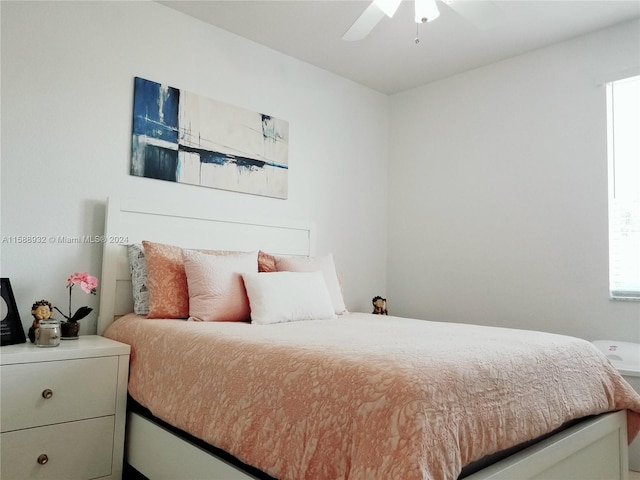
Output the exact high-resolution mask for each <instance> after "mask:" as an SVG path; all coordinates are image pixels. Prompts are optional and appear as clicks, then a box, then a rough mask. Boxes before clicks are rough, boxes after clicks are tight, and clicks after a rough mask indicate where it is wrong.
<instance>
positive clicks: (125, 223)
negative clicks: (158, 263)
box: [98, 197, 316, 335]
mask: <svg viewBox="0 0 640 480" xmlns="http://www.w3.org/2000/svg"><path fill="white" fill-rule="evenodd" d="M221 210H224V207H223V206H218V205H202V204H196V205H188V206H187V205H184V204H182V205H178V204H177V203H176V202H172V201H171V200H170V199H164V200H157V199H156V200H153V201H151V200H147V199H133V198H131V199H124V198H123V199H119V198H114V197H111V198H109V199H108V200H107V212H106V218H105V228H104V234H105V238H104V248H103V258H102V276H101V287H100V313H99V317H98V335H102V333H103V332H104V331H105V329H106V328H107V327H108V326H109V325H110V324H111V323H112V322H113V320H114V318H115V317H116V316H119V315H124V314H126V313H129V312H132V311H133V295H132V292H131V275H130V273H129V264H128V260H127V245H129V244H136V243H137V244H139V243H142V240H150V241H155V242H160V243H168V244H171V245H179V246H182V247H185V248H205V249H211V250H236V251H254V250H262V251H264V252H267V253H271V254H274V255H307V256H310V255H315V253H316V251H315V247H316V243H315V228H314V225H313V223H311V222H290V221H282V222H281V221H270V220H268V219H266V220H265V219H264V218H260V219H257V218H251V217H250V216H247V217H244V216H243V217H242V218H240V217H238V216H233V217H232V216H225V214H224V212H221Z"/></svg>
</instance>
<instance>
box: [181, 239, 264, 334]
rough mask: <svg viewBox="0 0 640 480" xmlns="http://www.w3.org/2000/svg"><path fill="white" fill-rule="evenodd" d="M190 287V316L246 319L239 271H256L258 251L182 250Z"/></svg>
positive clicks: (213, 319)
mask: <svg viewBox="0 0 640 480" xmlns="http://www.w3.org/2000/svg"><path fill="white" fill-rule="evenodd" d="M182 257H183V260H184V271H185V273H186V275H187V285H188V287H189V319H190V320H195V321H200V322H216V321H217V322H239V321H243V320H247V319H248V318H249V312H250V310H249V300H248V298H247V294H246V292H245V289H244V284H243V283H242V274H243V273H249V272H255V273H257V272H258V252H257V251H256V252H247V253H234V254H230V255H205V254H204V253H200V252H196V251H195V250H186V249H185V250H182Z"/></svg>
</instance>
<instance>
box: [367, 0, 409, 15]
mask: <svg viewBox="0 0 640 480" xmlns="http://www.w3.org/2000/svg"><path fill="white" fill-rule="evenodd" d="M401 2H402V0H373V3H375V4H376V6H377V7H378V8H379V9H380V10H382V12H383V13H384V14H385V15H386V16H387V17H389V18H391V17H393V16H394V15H395V13H396V11H397V10H398V7H399V6H400V3H401Z"/></svg>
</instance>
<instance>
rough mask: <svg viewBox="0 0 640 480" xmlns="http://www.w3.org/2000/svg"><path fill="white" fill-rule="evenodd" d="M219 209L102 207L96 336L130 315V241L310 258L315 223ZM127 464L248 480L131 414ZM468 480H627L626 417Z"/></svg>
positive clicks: (604, 419) (152, 471) (610, 418)
mask: <svg viewBox="0 0 640 480" xmlns="http://www.w3.org/2000/svg"><path fill="white" fill-rule="evenodd" d="M219 210H221V208H220V207H218V206H216V205H211V206H203V205H198V206H192V205H188V206H187V205H178V204H176V203H175V202H171V201H169V200H168V199H164V200H163V201H149V200H146V201H145V200H139V199H137V200H133V199H117V198H110V199H109V200H108V201H107V211H106V220H105V243H104V253H103V260H102V279H101V280H102V281H101V297H100V316H99V318H98V334H102V333H103V332H104V330H105V329H106V328H107V327H108V326H109V325H110V324H111V323H112V322H113V321H114V319H115V318H117V317H118V316H120V315H124V314H126V313H129V312H131V311H133V307H132V305H133V299H132V294H131V277H130V274H129V269H128V262H127V255H126V245H127V244H129V243H141V242H142V240H151V241H157V242H163V243H169V244H173V245H180V246H184V247H188V248H209V249H220V250H239V251H253V250H259V249H261V250H263V251H266V252H269V253H272V254H278V255H315V248H316V239H315V228H314V225H313V223H309V222H290V221H287V222H280V221H267V220H265V219H263V218H261V219H251V218H238V217H225V216H224V215H220V214H219V213H218V211H219ZM212 212H215V213H212ZM125 458H126V461H127V462H128V463H129V464H130V465H131V466H132V467H134V468H135V469H136V470H138V471H139V472H140V473H142V474H143V475H145V476H146V477H147V478H149V479H151V480H158V479H167V480H173V479H176V478H181V479H187V478H191V479H225V480H227V479H229V480H235V479H238V480H240V479H250V478H254V477H252V476H250V475H248V474H247V473H245V472H243V471H241V470H239V469H238V468H236V467H234V466H233V465H230V464H228V463H226V462H225V461H223V460H221V459H220V458H218V457H216V456H214V455H212V454H211V453H209V452H207V451H206V450H204V449H201V448H199V447H198V446H196V445H194V444H192V443H190V442H187V441H185V440H184V439H182V438H180V437H178V436H176V435H174V434H173V433H171V432H170V431H169V430H167V429H165V428H163V427H161V426H159V425H157V424H155V423H154V422H152V421H150V420H148V419H146V418H144V417H142V416H140V415H138V414H136V413H131V412H130V413H129V414H128V417H127V433H126V451H125ZM467 478H468V479H469V480H499V479H504V480H513V479H518V480H520V479H522V480H524V479H545V480H550V479H558V480H573V479H575V480H587V479H594V480H628V447H627V426H626V413H625V412H615V413H609V414H604V415H600V416H598V417H595V418H592V419H589V420H586V421H583V422H581V423H579V424H577V425H575V426H573V427H571V428H569V429H567V430H564V431H562V432H560V433H558V434H556V435H554V436H552V437H549V438H548V439H546V440H543V441H541V442H539V443H537V444H535V445H533V446H531V447H529V448H527V449H525V450H523V451H521V452H519V453H516V454H514V455H511V456H510V457H508V458H506V459H504V460H502V461H500V462H498V463H494V464H493V465H491V466H489V467H487V468H485V469H483V470H481V471H479V472H477V473H475V474H473V475H471V476H469V477H467Z"/></svg>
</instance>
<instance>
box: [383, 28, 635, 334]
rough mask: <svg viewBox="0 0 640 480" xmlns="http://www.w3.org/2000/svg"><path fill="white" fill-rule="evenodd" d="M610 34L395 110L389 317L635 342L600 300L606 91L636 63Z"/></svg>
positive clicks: (631, 306) (482, 74)
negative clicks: (614, 76)
mask: <svg viewBox="0 0 640 480" xmlns="http://www.w3.org/2000/svg"><path fill="white" fill-rule="evenodd" d="M639 32H640V25H639V23H638V22H637V21H635V22H631V23H626V24H622V25H619V26H617V27H613V28H610V29H607V30H603V31H599V32H595V33H592V34H590V35H586V36H583V37H579V38H576V39H573V40H571V41H567V42H564V43H561V44H557V45H554V46H552V47H549V48H545V49H541V50H537V51H534V52H530V53H528V54H526V55H522V56H519V57H516V58H512V59H510V60H506V61H503V62H500V63H496V64H493V65H489V66H486V67H483V68H480V69H477V70H473V71H469V72H467V73H464V74H461V75H457V76H455V77H451V78H448V79H446V80H443V81H439V82H435V83H432V84H429V85H426V86H423V87H421V88H417V89H414V90H411V91H406V92H403V93H400V94H397V95H395V96H393V97H392V98H391V127H392V128H391V132H392V133H391V137H390V152H391V153H390V173H389V199H390V201H389V223H388V225H389V241H388V244H389V251H388V262H389V263H388V278H387V283H388V298H389V308H390V309H392V310H393V312H394V313H397V314H401V315H412V316H417V317H419V318H426V319H438V320H447V321H459V322H466V323H478V324H491V325H498V326H510V327H517V328H524V329H540V330H547V331H551V332H559V333H564V334H572V335H577V336H581V337H584V338H586V339H589V340H591V339H596V338H609V339H617V340H630V341H638V340H640V303H637V302H636V303H630V302H615V301H611V300H609V299H608V258H607V255H608V250H607V248H608V247H607V242H608V239H607V145H606V111H605V105H606V100H605V88H604V87H603V86H601V85H597V81H598V79H600V78H603V77H604V76H607V75H609V74H611V73H614V72H618V71H622V70H625V69H628V68H630V67H637V66H638V63H639V62H640V33H639Z"/></svg>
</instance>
